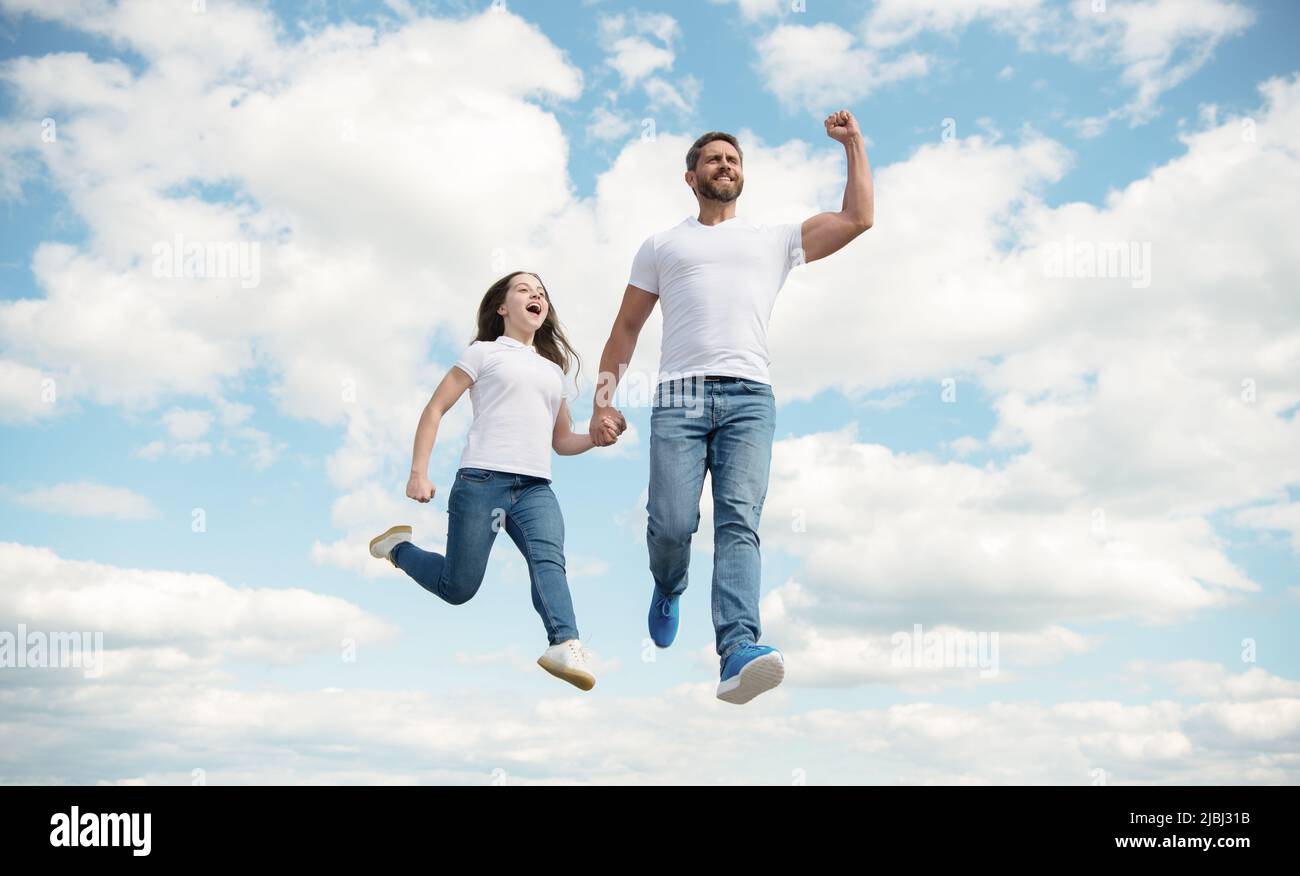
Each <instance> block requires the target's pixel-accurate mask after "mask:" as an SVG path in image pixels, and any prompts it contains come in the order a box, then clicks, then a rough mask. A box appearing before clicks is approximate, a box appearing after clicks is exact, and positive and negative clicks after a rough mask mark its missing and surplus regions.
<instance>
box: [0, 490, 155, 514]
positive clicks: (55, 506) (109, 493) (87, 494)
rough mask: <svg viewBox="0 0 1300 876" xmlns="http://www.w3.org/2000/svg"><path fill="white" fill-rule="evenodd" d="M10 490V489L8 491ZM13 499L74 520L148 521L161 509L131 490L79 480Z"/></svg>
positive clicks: (24, 492) (28, 491) (23, 491)
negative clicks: (79, 518)
mask: <svg viewBox="0 0 1300 876" xmlns="http://www.w3.org/2000/svg"><path fill="white" fill-rule="evenodd" d="M8 491H9V490H8V489H7V488H6V492H8ZM13 500H14V501H15V502H17V503H18V504H20V505H23V506H25V507H28V508H34V509H36V510H37V511H43V512H45V513H46V514H63V515H68V516H72V517H114V518H117V519H119V520H145V519H148V518H150V517H157V516H158V509H157V508H155V507H154V504H153V503H152V502H150V501H149V498H148V497H147V496H142V495H141V494H139V493H137V492H136V491H135V490H132V489H129V488H127V487H112V486H108V485H106V484H99V483H95V482H94V481H77V482H75V483H65V484H54V485H53V486H49V487H34V488H32V489H30V490H22V491H15V492H13Z"/></svg>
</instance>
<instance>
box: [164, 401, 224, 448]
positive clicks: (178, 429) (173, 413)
mask: <svg viewBox="0 0 1300 876" xmlns="http://www.w3.org/2000/svg"><path fill="white" fill-rule="evenodd" d="M162 421H163V425H165V426H166V427H167V431H168V432H169V433H170V434H171V436H172V437H173V438H175V439H176V440H178V441H196V440H198V439H199V438H202V437H203V436H204V435H206V434H207V433H208V430H209V429H210V428H212V412H211V411H196V410H184V409H181V408H172V409H171V410H169V411H167V412H166V413H164V414H163V416H162Z"/></svg>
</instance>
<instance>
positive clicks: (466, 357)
mask: <svg viewBox="0 0 1300 876" xmlns="http://www.w3.org/2000/svg"><path fill="white" fill-rule="evenodd" d="M486 351H487V344H486V343H484V342H483V341H475V342H474V343H472V344H470V345H469V346H468V347H466V348H465V352H464V353H461V354H460V358H459V359H457V360H456V367H457V368H459V369H460V370H461V371H464V372H465V373H466V374H468V375H469V379H470V380H478V372H479V369H480V368H482V367H483V355H484V353H485V352H486Z"/></svg>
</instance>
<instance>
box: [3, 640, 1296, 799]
mask: <svg viewBox="0 0 1300 876" xmlns="http://www.w3.org/2000/svg"><path fill="white" fill-rule="evenodd" d="M498 657H499V658H500V659H505V660H510V659H512V658H511V655H510V654H507V653H502V654H501V655H498ZM520 659H521V660H522V657H521V658H520ZM520 669H521V674H520V675H519V678H520V679H523V678H525V677H529V676H526V675H524V674H522V669H523V667H522V666H521V667H520ZM532 669H533V674H532V677H533V678H539V677H540V676H541V673H540V670H537V669H536V667H535V666H534V667H532ZM49 679H50V677H49V675H48V674H47V675H45V676H43V677H41V678H39V679H38V680H40V681H42V682H45V683H46V684H47V686H46V687H44V688H42V689H41V690H40V696H39V697H33V696H32V695H31V689H24V688H14V687H11V686H0V708H3V710H4V712H5V715H6V720H7V732H8V734H9V735H8V739H9V741H10V744H11V747H13V748H15V749H16V750H20V751H22V752H23V757H22V759H21V760H20V761H14V762H11V763H10V764H8V765H7V766H6V778H7V779H9V780H11V781H19V782H30V781H46V782H49V781H61V782H68V783H95V782H100V781H104V782H121V781H131V780H142V779H143V780H146V781H148V782H150V783H151V784H177V783H179V784H189V783H190V782H191V781H192V776H191V770H193V769H194V768H195V767H196V766H197V767H199V768H202V769H203V770H204V771H205V775H206V780H207V781H208V783H210V784H214V785H219V784H240V783H265V782H270V781H275V782H283V783H294V784H301V783H319V782H343V783H348V782H378V783H401V784H407V783H430V782H440V783H465V784H487V783H489V782H492V781H493V780H494V779H495V780H497V781H502V780H504V781H505V783H506V784H553V783H580V784H587V783H663V782H675V783H685V784H704V785H714V784H721V783H736V782H742V783H764V784H784V785H788V784H790V783H791V781H792V780H802V781H805V782H806V783H807V784H810V785H818V784H837V783H861V782H870V783H876V784H898V783H908V784H941V783H942V784H1012V783H1014V784H1040V783H1059V784H1074V785H1084V784H1090V783H1092V782H1093V781H1095V780H1096V777H1097V775H1098V771H1104V775H1105V777H1106V781H1107V782H1108V783H1110V784H1130V783H1137V784H1147V783H1158V784H1177V783H1183V782H1186V783H1196V784H1219V783H1223V784H1241V783H1247V782H1250V783H1257V782H1268V783H1278V784H1294V783H1295V781H1296V780H1297V777H1298V776H1300V759H1298V758H1296V757H1295V755H1294V751H1295V747H1296V745H1297V743H1298V742H1300V699H1297V698H1295V697H1289V698H1277V699H1272V700H1252V701H1232V700H1214V701H1206V702H1200V703H1194V704H1190V705H1181V704H1178V703H1175V702H1169V701H1158V702H1155V703H1151V704H1148V705H1136V706H1133V705H1125V704H1122V703H1119V702H1112V701H1095V700H1083V701H1065V702H1061V703H1058V704H1055V705H1045V704H1040V703H1036V702H1005V701H999V702H993V703H990V704H987V705H982V706H969V707H956V706H946V705H941V704H937V703H932V702H908V703H903V704H898V705H893V706H888V707H882V708H875V709H864V710H834V709H820V710H813V711H802V712H795V711H791V710H790V709H789V708H788V706H787V703H786V701H785V699H784V698H783V697H782V696H780V695H779V692H778V693H776V694H773V695H769V698H768V699H767V700H766V702H764V701H761V700H760V701H756V702H755V703H754V704H751V705H750V706H748V707H746V708H745V709H736V708H734V707H731V706H728V705H727V704H725V703H719V702H718V701H717V700H715V699H714V698H713V691H712V684H699V685H682V686H679V687H676V688H673V689H671V690H669V691H667V692H665V693H663V694H661V695H658V696H650V697H641V696H626V695H621V694H619V693H616V692H614V693H611V692H607V693H606V695H605V696H604V697H602V698H598V697H594V696H584V695H580V694H578V693H576V692H573V693H571V694H569V695H565V696H559V695H554V694H552V695H549V696H548V695H543V696H541V697H539V696H538V695H537V694H535V693H531V692H530V693H527V694H525V693H522V692H520V693H519V694H516V695H515V696H513V697H512V698H510V701H509V702H506V701H504V700H501V699H497V698H493V699H485V698H483V697H478V696H475V697H472V698H448V697H437V698H435V697H433V696H431V695H430V694H428V693H427V692H424V691H410V690H364V689H354V688H339V687H333V688H326V689H317V690H274V691H259V690H237V689H233V688H228V687H220V686H189V685H181V684H162V685H151V686H149V687H148V688H141V687H137V686H135V685H134V684H132V682H131V680H130V679H127V678H122V677H120V676H119V677H118V678H116V679H109V678H107V677H106V678H104V679H101V680H99V681H98V682H97V683H95V684H80V685H77V686H73V685H59V686H56V685H54V684H53V683H52V682H51V681H50V680H49ZM541 681H543V682H547V681H551V680H550V679H546V678H541ZM141 690H148V692H149V695H148V696H140V695H139V693H140V691H141ZM529 690H530V691H531V688H530V689H529ZM178 716H183V720H178ZM52 726H55V727H57V726H94V727H96V728H97V730H98V732H97V733H96V734H95V735H94V736H93V737H92V738H91V740H90V742H89V744H88V743H87V740H86V738H85V737H84V735H83V736H77V737H76V738H73V737H71V736H68V735H66V734H60V733H51V732H50V729H49V728H50V727H52ZM285 740H292V741H293V751H294V755H293V756H292V757H288V758H279V757H278V758H274V759H268V758H267V757H266V751H267V749H268V747H269V746H274V747H275V748H276V749H277V750H280V749H282V748H283V746H284V743H285ZM108 746H111V747H112V751H113V757H112V758H106V757H105V756H104V754H105V750H106V747H108ZM362 758H364V763H363V762H362Z"/></svg>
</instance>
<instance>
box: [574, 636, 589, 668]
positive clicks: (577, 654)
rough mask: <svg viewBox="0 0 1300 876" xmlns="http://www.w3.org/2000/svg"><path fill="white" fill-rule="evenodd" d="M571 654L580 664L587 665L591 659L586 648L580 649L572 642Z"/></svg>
mask: <svg viewBox="0 0 1300 876" xmlns="http://www.w3.org/2000/svg"><path fill="white" fill-rule="evenodd" d="M569 653H570V654H572V655H573V656H574V658H575V659H577V660H578V661H579V662H580V663H586V662H588V661H589V660H590V659H591V652H590V651H588V650H587V649H586V648H580V647H578V646H577V645H575V644H573V642H572V641H570V642H569Z"/></svg>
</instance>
